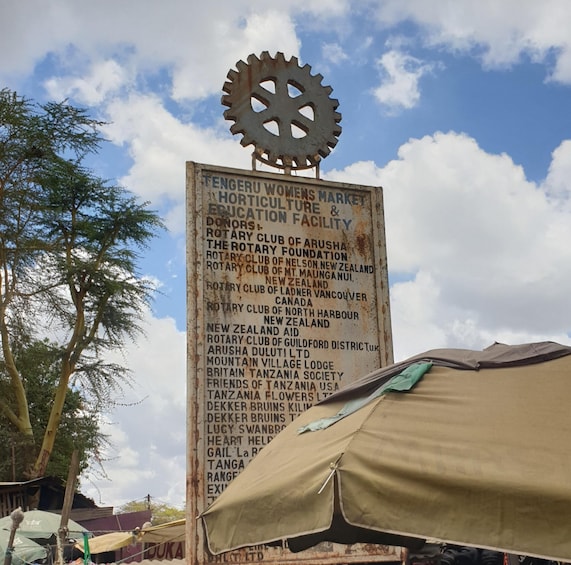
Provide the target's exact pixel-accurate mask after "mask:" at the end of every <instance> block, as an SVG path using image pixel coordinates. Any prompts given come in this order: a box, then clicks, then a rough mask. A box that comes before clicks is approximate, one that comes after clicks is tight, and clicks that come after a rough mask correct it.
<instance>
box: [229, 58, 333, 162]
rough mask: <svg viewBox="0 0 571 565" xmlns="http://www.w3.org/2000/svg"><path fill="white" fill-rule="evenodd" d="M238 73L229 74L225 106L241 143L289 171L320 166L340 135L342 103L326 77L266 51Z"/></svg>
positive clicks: (241, 65)
mask: <svg viewBox="0 0 571 565" xmlns="http://www.w3.org/2000/svg"><path fill="white" fill-rule="evenodd" d="M236 69H237V70H233V69H232V70H230V72H229V73H228V76H227V79H228V80H227V82H225V83H224V86H223V88H222V90H223V91H224V92H225V93H226V94H225V95H223V96H222V104H223V105H224V106H227V107H228V109H227V110H225V112H224V117H225V118H226V119H227V120H233V121H234V124H233V125H232V127H231V128H230V131H231V132H232V133H233V134H237V133H241V134H242V136H243V137H242V139H241V140H240V143H241V144H242V145H243V146H244V147H246V146H247V145H254V157H255V158H256V159H258V160H259V161H261V162H263V163H266V164H268V165H271V166H273V167H278V168H281V169H285V170H286V172H289V171H291V170H295V169H308V168H311V167H318V165H319V162H320V160H321V158H322V157H327V155H329V153H330V152H331V149H332V148H333V147H335V145H337V138H338V137H339V135H340V134H341V126H339V122H340V121H341V114H339V113H338V112H337V111H336V110H337V107H338V106H339V102H338V101H337V100H334V99H332V98H330V97H329V95H330V94H331V92H332V91H333V89H332V88H331V87H330V86H322V84H321V81H322V79H323V77H322V76H321V75H312V74H311V73H310V71H311V67H310V66H309V65H305V66H303V67H300V66H299V64H298V60H297V58H296V57H292V58H291V59H290V60H289V61H288V60H286V58H285V57H284V54H283V53H277V54H276V57H275V58H272V57H271V56H270V54H269V53H268V52H267V51H264V52H263V53H262V54H261V55H260V57H259V58H258V57H256V55H250V56H249V57H248V62H247V63H244V61H238V63H237V64H236ZM253 163H254V160H253ZM254 166H255V165H254Z"/></svg>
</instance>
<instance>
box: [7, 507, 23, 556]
mask: <svg viewBox="0 0 571 565" xmlns="http://www.w3.org/2000/svg"><path fill="white" fill-rule="evenodd" d="M10 518H12V526H11V528H10V537H9V538H8V547H7V548H6V555H5V556H4V565H11V563H12V554H13V553H14V538H15V537H16V530H17V529H18V526H19V525H20V524H21V523H22V520H23V519H24V513H23V512H22V509H21V508H20V507H18V508H16V510H14V511H13V512H12V513H11V514H10Z"/></svg>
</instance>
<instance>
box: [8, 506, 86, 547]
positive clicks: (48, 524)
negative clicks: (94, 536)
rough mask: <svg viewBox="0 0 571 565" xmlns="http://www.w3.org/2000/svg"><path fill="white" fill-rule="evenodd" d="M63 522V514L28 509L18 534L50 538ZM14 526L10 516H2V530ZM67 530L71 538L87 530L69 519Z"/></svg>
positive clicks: (31, 537) (43, 538)
mask: <svg viewBox="0 0 571 565" xmlns="http://www.w3.org/2000/svg"><path fill="white" fill-rule="evenodd" d="M60 523H61V516H60V515H59V514H55V513H53V512H46V511H44V510H27V511H26V512H24V520H23V521H22V523H21V524H20V527H19V528H18V534H20V535H22V536H25V537H27V538H30V539H33V540H49V539H50V538H51V537H53V536H56V535H57V532H58V530H59V526H60ZM11 526H12V519H11V518H10V516H5V517H4V518H0V530H2V529H4V530H9V529H10V527H11ZM67 530H68V537H69V538H77V537H81V536H82V535H83V532H86V531H87V530H86V529H85V528H84V527H83V526H81V525H80V524H78V523H77V522H74V521H73V520H68V522H67Z"/></svg>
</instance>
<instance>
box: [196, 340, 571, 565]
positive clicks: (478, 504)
mask: <svg viewBox="0 0 571 565" xmlns="http://www.w3.org/2000/svg"><path fill="white" fill-rule="evenodd" d="M421 367H422V370H421V369H420V368H421ZM417 369H418V370H419V371H420V372H421V373H422V374H421V375H420V376H418V375H417V378H416V377H415V378H412V377H411V373H415V372H417ZM405 381H408V382H409V385H410V386H409V385H406V384H403V383H405ZM399 382H400V384H399ZM395 384H396V385H397V386H396V387H395V386H392V385H395ZM407 387H408V388H407ZM399 388H400V390H399ZM570 399H571V347H567V346H562V345H559V344H556V343H552V342H543V343H535V344H525V345H518V346H507V345H502V344H495V345H493V346H491V347H489V348H487V349H486V350H484V351H471V350H454V349H447V350H432V351H428V352H425V353H422V354H420V355H417V356H415V357H412V358H410V359H408V360H406V361H404V362H401V363H397V364H395V365H391V366H389V367H386V368H383V369H380V370H378V371H375V372H374V373H371V374H369V375H367V376H366V377H364V378H363V379H361V380H360V381H357V382H356V383H354V384H353V385H351V386H350V387H349V388H347V389H344V390H342V391H340V392H339V393H336V394H335V395H333V396H331V397H329V398H328V399H327V400H326V401H325V402H322V403H320V404H318V405H316V406H314V407H312V408H310V409H309V410H308V411H306V412H304V413H303V414H302V415H301V416H300V417H299V418H298V419H297V420H295V421H294V422H293V423H292V424H291V425H289V426H288V427H287V428H286V429H284V430H283V431H282V432H281V433H280V434H279V435H278V436H277V437H276V438H274V440H273V441H271V442H270V443H269V444H268V445H267V446H266V447H265V448H264V449H263V450H262V451H261V452H260V453H259V454H258V456H257V457H256V458H255V459H253V460H252V462H251V463H250V464H249V465H248V466H247V467H246V469H245V470H244V471H243V472H242V473H241V474H240V475H239V476H238V477H237V478H236V479H235V480H234V481H233V482H232V483H231V484H230V485H229V486H228V488H227V489H226V490H225V491H224V492H223V493H222V494H221V495H220V496H219V497H218V499H217V500H216V501H214V502H213V503H212V504H211V506H210V507H209V508H208V509H206V511H204V512H203V513H202V515H201V518H202V521H203V523H204V527H205V530H206V536H207V541H208V546H209V549H210V551H211V552H212V553H214V554H218V553H222V552H225V551H229V550H232V549H236V548H240V547H246V546H251V545H258V544H264V543H271V542H277V541H279V540H288V543H289V546H290V549H292V550H297V549H303V548H305V547H309V546H311V545H312V544H315V543H318V542H320V541H338V542H341V543H349V542H354V541H361V540H364V541H368V540H367V538H371V537H373V538H374V536H375V535H378V536H379V539H380V540H382V539H383V536H386V538H385V539H386V540H387V541H385V543H391V536H393V535H394V536H402V539H401V542H402V545H411V544H412V539H421V540H423V539H428V538H430V539H433V540H439V541H442V542H450V543H455V544H459V545H471V546H475V547H483V548H490V549H496V550H498V551H505V552H508V553H516V554H525V555H535V556H539V557H546V558H549V559H553V560H571V536H569V534H568V524H569V523H571V481H570V480H569V469H570V468H571V450H570V449H569V438H570V437H571V410H569V401H570ZM313 429H315V430H316V431H311V430H313ZM396 539H397V540H398V538H396ZM380 543H382V541H381V542H380Z"/></svg>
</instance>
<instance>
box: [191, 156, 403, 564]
mask: <svg viewBox="0 0 571 565" xmlns="http://www.w3.org/2000/svg"><path fill="white" fill-rule="evenodd" d="M189 175H191V177H192V183H190V185H191V188H190V194H189V198H188V200H189V202H191V203H192V204H190V206H191V208H190V209H191V210H192V211H193V213H194V214H195V216H196V217H195V218H193V221H195V222H196V225H197V226H201V229H200V230H198V231H199V234H198V236H197V237H196V238H195V241H194V242H192V243H191V242H189V244H188V248H189V249H190V250H191V254H190V255H189V270H190V273H189V276H188V281H189V284H190V285H191V286H192V287H193V288H191V290H190V292H189V300H190V302H191V304H189V312H188V340H189V358H188V391H189V412H190V417H189V435H188V451H189V471H188V472H189V475H188V477H187V481H188V484H189V491H188V496H189V498H190V497H192V500H191V501H189V508H190V512H194V516H192V523H193V528H194V529H193V531H192V536H190V535H189V536H187V537H188V538H189V539H191V540H192V541H191V542H190V546H189V547H188V549H187V559H189V562H190V563H192V564H193V565H202V564H205V563H209V562H211V559H210V558H209V556H208V555H207V553H205V548H204V534H203V532H202V531H201V529H200V528H197V526H198V525H197V523H196V522H195V521H194V517H195V516H196V515H197V514H198V513H199V512H200V511H201V510H203V509H204V508H205V507H206V506H207V505H208V504H209V503H210V502H211V501H212V500H214V499H215V498H216V497H217V495H218V494H220V492H221V491H222V489H223V488H224V487H225V485H226V484H228V483H229V482H230V481H231V480H232V479H233V478H234V477H235V476H237V475H238V474H239V473H240V471H241V469H243V468H244V467H245V465H246V464H247V463H248V462H249V460H250V459H251V458H252V457H255V455H256V453H257V452H258V451H259V450H260V449H262V448H263V447H264V445H266V444H267V443H268V442H269V441H270V440H271V439H272V438H273V437H274V436H275V435H276V434H277V433H278V432H279V431H280V430H281V429H283V428H284V427H285V426H287V425H288V424H289V423H290V422H292V421H293V419H294V418H296V417H297V415H298V414H300V413H301V412H303V411H304V410H306V409H307V408H309V407H310V406H311V405H312V404H314V403H315V402H317V401H319V400H321V399H323V398H324V397H325V396H327V395H328V394H331V393H332V392H334V391H335V390H338V389H339V388H340V387H342V386H344V385H345V384H349V383H350V382H352V381H353V380H355V379H357V378H359V377H361V376H363V375H364V374H367V373H369V372H370V371H372V370H374V369H376V368H378V367H379V366H381V365H383V364H386V362H387V359H389V358H391V357H392V339H391V329H390V326H387V322H390V313H389V301H388V281H386V280H385V277H386V250H385V249H384V248H381V247H380V246H379V241H380V240H383V241H384V239H383V236H384V233H383V234H381V233H380V230H379V220H378V218H377V217H376V213H377V210H378V205H377V203H376V198H377V196H378V189H376V188H375V189H373V188H372V187H363V186H361V185H359V186H356V185H355V186H353V185H347V184H342V185H341V184H337V183H327V182H323V181H318V180H314V179H309V178H294V177H289V178H286V177H285V176H284V175H276V174H271V173H258V172H254V173H250V172H247V171H238V170H235V169H225V168H222V167H213V166H207V165H197V164H190V165H189ZM231 186H232V187H237V186H240V187H242V188H243V189H244V190H245V187H248V190H249V192H244V194H251V195H252V198H251V199H250V200H249V201H246V200H245V199H243V200H242V202H246V203H245V204H244V203H242V204H239V203H238V198H237V197H232V196H231V195H232V194H236V193H237V191H232V189H231V188H230V187H231ZM270 189H271V190H272V191H273V192H274V195H273V197H274V198H275V200H272V203H273V205H274V207H273V208H271V207H270V206H269V205H268V202H269V200H261V198H257V199H256V197H260V196H268V194H267V192H266V191H268V190H270ZM276 193H277V194H276ZM344 193H349V194H351V195H353V194H360V195H363V194H365V195H366V198H364V200H363V201H366V202H368V203H371V205H370V206H369V205H367V206H363V205H357V204H354V203H353V202H354V200H355V199H352V198H347V199H344V198H340V199H338V196H339V195H342V194H344ZM232 199H233V200H232ZM230 200H232V202H229V201H230ZM338 200H340V201H341V202H344V203H343V204H339V205H337V202H338ZM247 202H250V204H248V203H247ZM262 202H264V203H265V205H262V204H261V203H262ZM331 202H335V203H336V204H335V206H336V208H335V210H333V208H332V204H331ZM209 203H214V204H215V206H213V207H209V205H208V204H209ZM264 206H265V207H264ZM332 212H335V214H338V215H336V216H333V215H332ZM332 218H335V219H337V222H334V221H333V220H332ZM209 226H210V227H212V226H219V227H222V226H224V230H225V231H224V230H222V229H221V230H220V231H219V232H217V231H214V230H210V231H208V230H207V227H209ZM381 227H382V224H381ZM189 233H192V232H191V231H190V232H189ZM379 265H380V266H381V267H382V268H379ZM189 521H191V520H190V516H189V520H187V522H189ZM393 558H394V553H383V552H382V551H381V552H380V553H379V548H375V551H374V552H372V551H371V548H369V547H364V546H349V547H343V546H335V545H330V546H327V547H326V546H323V547H318V548H316V549H315V550H313V551H311V552H310V553H307V554H306V556H305V557H304V562H308V563H310V564H312V563H318V562H319V563H321V564H326V563H337V562H339V560H340V559H341V560H342V561H343V562H347V563H348V562H351V561H355V562H368V561H386V560H393ZM226 560H227V561H232V562H233V563H237V564H239V563H246V562H250V561H252V560H255V561H264V562H269V563H275V564H276V565H277V564H278V563H280V565H287V564H290V563H291V564H292V565H293V564H294V563H296V562H297V561H298V557H297V556H296V555H294V554H291V553H289V552H287V551H285V550H283V549H280V548H275V547H273V548H267V547H261V548H257V547H256V548H251V549H245V550H240V551H238V552H231V554H228V555H227V556H226V558H225V561H226Z"/></svg>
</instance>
